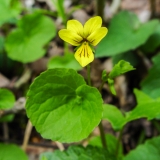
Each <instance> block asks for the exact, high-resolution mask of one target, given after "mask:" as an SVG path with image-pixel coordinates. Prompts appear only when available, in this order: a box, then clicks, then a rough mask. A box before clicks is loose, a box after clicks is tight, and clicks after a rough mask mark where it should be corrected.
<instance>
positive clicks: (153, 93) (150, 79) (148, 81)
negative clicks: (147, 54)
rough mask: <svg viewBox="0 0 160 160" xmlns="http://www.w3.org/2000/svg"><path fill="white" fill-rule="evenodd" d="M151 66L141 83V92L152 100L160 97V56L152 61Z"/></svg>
mask: <svg viewBox="0 0 160 160" xmlns="http://www.w3.org/2000/svg"><path fill="white" fill-rule="evenodd" d="M152 61H153V66H152V68H151V69H150V70H149V74H148V76H147V77H146V78H145V79H144V80H143V81H142V83H141V87H142V90H143V91H144V92H145V93H147V94H148V95H149V96H150V97H152V98H159V97H160V83H159V82H160V65H159V64H160V54H158V55H156V56H155V57H153V59H152Z"/></svg>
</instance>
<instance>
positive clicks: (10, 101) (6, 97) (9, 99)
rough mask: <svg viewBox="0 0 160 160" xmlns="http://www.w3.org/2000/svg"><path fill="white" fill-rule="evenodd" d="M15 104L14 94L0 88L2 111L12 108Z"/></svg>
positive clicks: (0, 107)
mask: <svg viewBox="0 0 160 160" xmlns="http://www.w3.org/2000/svg"><path fill="white" fill-rule="evenodd" d="M14 103H15V97H14V94H13V93H12V92H11V91H9V90H7V89H3V88H0V110H3V109H9V108H12V107H13V106H14Z"/></svg>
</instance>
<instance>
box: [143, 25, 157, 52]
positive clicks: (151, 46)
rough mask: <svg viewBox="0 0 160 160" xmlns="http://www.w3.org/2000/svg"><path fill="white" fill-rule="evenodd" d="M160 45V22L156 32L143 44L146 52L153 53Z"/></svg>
mask: <svg viewBox="0 0 160 160" xmlns="http://www.w3.org/2000/svg"><path fill="white" fill-rule="evenodd" d="M159 46H160V23H159V24H158V26H157V28H156V30H155V32H154V34H153V35H152V36H151V37H150V38H149V39H148V40H147V42H146V43H145V44H144V45H143V46H142V49H143V51H144V52H147V53H152V52H154V51H155V49H156V48H157V47H159Z"/></svg>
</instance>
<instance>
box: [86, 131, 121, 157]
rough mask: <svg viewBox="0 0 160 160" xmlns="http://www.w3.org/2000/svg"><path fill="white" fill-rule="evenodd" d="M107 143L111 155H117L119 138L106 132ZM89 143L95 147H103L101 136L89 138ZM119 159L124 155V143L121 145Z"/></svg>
mask: <svg viewBox="0 0 160 160" xmlns="http://www.w3.org/2000/svg"><path fill="white" fill-rule="evenodd" d="M105 138H106V144H107V149H108V152H109V153H110V155H115V153H116V149H117V142H118V141H117V139H116V137H115V136H113V135H111V134H106V135H105ZM89 145H92V146H95V147H102V142H101V138H100V136H96V137H93V138H92V139H90V140H89ZM117 157H119V159H120V158H122V157H123V148H122V144H120V146H119V152H118V156H117Z"/></svg>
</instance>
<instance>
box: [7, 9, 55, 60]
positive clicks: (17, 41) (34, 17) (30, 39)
mask: <svg viewBox="0 0 160 160" xmlns="http://www.w3.org/2000/svg"><path fill="white" fill-rule="evenodd" d="M55 34H56V31H55V26H54V24H53V21H52V20H51V19H50V18H48V17H46V16H44V15H42V14H41V13H40V12H35V13H34V14H30V15H26V16H24V17H23V18H22V19H21V20H19V22H18V28H17V29H15V30H13V31H12V32H11V33H10V34H9V35H8V37H7V39H6V43H5V48H6V51H7V54H8V56H9V57H10V58H11V59H13V60H17V61H20V62H23V63H28V62H33V61H35V60H37V59H39V58H41V57H42V56H43V55H44V54H45V52H46V51H45V49H44V48H43V47H44V45H46V44H47V43H48V42H49V40H51V39H52V38H53V37H54V36H55Z"/></svg>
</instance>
